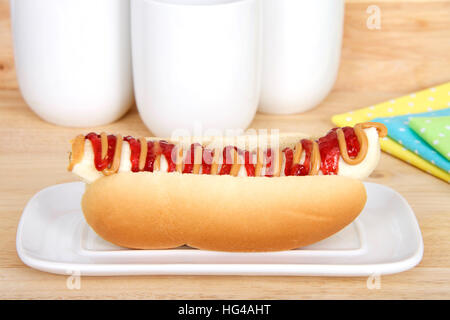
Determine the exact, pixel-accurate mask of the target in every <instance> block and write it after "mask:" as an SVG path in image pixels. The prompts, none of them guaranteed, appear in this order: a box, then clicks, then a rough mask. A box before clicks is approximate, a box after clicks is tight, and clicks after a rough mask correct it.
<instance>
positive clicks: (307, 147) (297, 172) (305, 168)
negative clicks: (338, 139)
mask: <svg viewBox="0 0 450 320" xmlns="http://www.w3.org/2000/svg"><path fill="white" fill-rule="evenodd" d="M301 143H302V147H303V151H304V152H305V160H304V161H303V163H298V164H295V165H293V166H292V168H291V175H292V176H307V175H308V174H309V171H310V170H311V155H312V149H313V143H312V141H311V140H308V139H303V140H302V141H301Z"/></svg>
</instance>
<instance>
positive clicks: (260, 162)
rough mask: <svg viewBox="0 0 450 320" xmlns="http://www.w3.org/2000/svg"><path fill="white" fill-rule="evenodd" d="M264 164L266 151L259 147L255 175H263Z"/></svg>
mask: <svg viewBox="0 0 450 320" xmlns="http://www.w3.org/2000/svg"><path fill="white" fill-rule="evenodd" d="M263 165H264V151H263V150H262V149H261V148H258V149H257V150H256V166H255V177H260V176H261V173H262V168H263Z"/></svg>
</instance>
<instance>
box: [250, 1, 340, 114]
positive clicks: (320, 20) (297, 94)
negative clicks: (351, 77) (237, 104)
mask: <svg viewBox="0 0 450 320" xmlns="http://www.w3.org/2000/svg"><path fill="white" fill-rule="evenodd" d="M262 4H263V25H264V27H263V30H264V31H263V32H264V44H263V67H262V84H261V85H262V88H261V102H260V106H259V110H260V111H261V112H265V113H274V114H290V113H298V112H303V111H306V110H308V109H311V108H313V107H314V106H316V105H317V104H319V103H320V102H321V101H322V100H323V99H324V98H325V97H326V96H327V94H328V93H329V92H330V90H331V88H332V87H333V85H334V82H335V80H336V77H337V73H338V69H339V62H340V54H341V43H342V31H343V22H344V0H321V1H300V0H262Z"/></svg>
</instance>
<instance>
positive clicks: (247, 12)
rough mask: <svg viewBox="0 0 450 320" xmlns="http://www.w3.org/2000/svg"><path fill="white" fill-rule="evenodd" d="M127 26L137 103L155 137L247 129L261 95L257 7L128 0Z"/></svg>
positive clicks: (222, 1) (250, 2)
mask: <svg viewBox="0 0 450 320" xmlns="http://www.w3.org/2000/svg"><path fill="white" fill-rule="evenodd" d="M131 19H132V53H133V75H134V84H135V96H136V103H137V106H138V109H139V113H140V115H141V117H142V119H143V121H144V122H145V124H146V125H147V126H148V128H149V129H150V130H151V131H152V133H153V134H155V135H158V136H171V135H172V134H173V132H174V131H177V130H186V131H188V132H191V133H192V132H193V130H194V129H195V127H196V126H197V127H200V128H201V129H202V132H201V133H205V131H208V130H216V131H222V132H223V130H225V129H245V128H246V127H247V126H248V125H249V124H250V122H251V121H252V119H253V117H254V115H255V113H256V109H257V105H258V101H259V95H260V85H259V83H260V58H259V55H260V31H261V30H260V26H259V25H260V1H259V0H131ZM196 133H197V134H198V132H196Z"/></svg>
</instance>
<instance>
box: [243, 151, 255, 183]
mask: <svg viewBox="0 0 450 320" xmlns="http://www.w3.org/2000/svg"><path fill="white" fill-rule="evenodd" d="M241 154H242V151H241ZM252 156H253V154H252V153H250V151H244V163H245V164H244V166H245V171H247V176H248V177H254V176H255V174H256V173H255V164H253V161H252V160H253V157H252Z"/></svg>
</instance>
